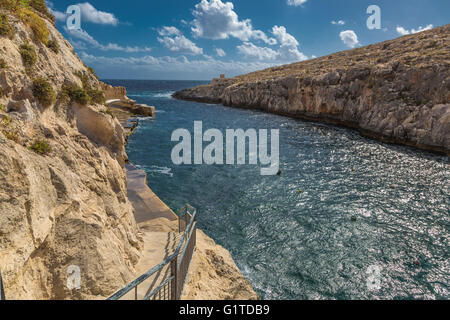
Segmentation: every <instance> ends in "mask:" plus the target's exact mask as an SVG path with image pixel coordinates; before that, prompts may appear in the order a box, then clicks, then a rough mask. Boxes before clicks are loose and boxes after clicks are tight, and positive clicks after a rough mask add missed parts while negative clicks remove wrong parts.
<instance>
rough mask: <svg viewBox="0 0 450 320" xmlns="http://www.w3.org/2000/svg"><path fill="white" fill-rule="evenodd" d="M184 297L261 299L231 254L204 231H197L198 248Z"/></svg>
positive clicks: (189, 298)
mask: <svg viewBox="0 0 450 320" xmlns="http://www.w3.org/2000/svg"><path fill="white" fill-rule="evenodd" d="M182 299H183V300H258V299H259V297H258V295H257V294H256V292H255V291H254V290H253V288H252V286H251V284H250V282H249V281H248V280H247V279H246V278H245V277H244V276H243V275H242V273H241V272H240V271H239V269H238V267H237V266H236V264H235V262H234V260H233V258H232V257H231V254H230V253H229V252H228V250H226V249H225V248H223V247H221V246H220V245H218V244H216V243H215V242H214V240H212V239H211V238H210V237H208V236H207V235H206V234H205V233H204V232H203V231H201V230H197V247H196V251H195V253H194V256H193V258H192V262H191V266H190V268H189V275H188V278H187V280H186V284H185V286H184V291H183V296H182Z"/></svg>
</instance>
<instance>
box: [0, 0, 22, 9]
mask: <svg viewBox="0 0 450 320" xmlns="http://www.w3.org/2000/svg"><path fill="white" fill-rule="evenodd" d="M25 6H28V1H26V0H0V8H2V9H6V10H9V11H16V10H18V9H19V8H21V7H25Z"/></svg>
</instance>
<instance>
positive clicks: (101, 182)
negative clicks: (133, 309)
mask: <svg viewBox="0 0 450 320" xmlns="http://www.w3.org/2000/svg"><path fill="white" fill-rule="evenodd" d="M6 2H8V1H6ZM0 4H1V5H2V6H3V2H2V3H0ZM23 14H26V15H32V16H33V19H34V20H28V19H26V17H25V18H24V16H23ZM0 15H1V17H0V18H1V19H0V23H1V24H2V26H1V27H2V28H0V88H1V89H0V271H1V272H2V276H3V281H4V286H5V293H6V297H7V298H8V299H69V298H72V299H92V298H99V297H104V296H107V295H109V294H110V293H112V292H113V291H115V290H117V288H119V287H121V286H123V285H125V284H126V283H128V282H129V281H130V280H133V278H134V276H135V274H134V271H135V270H134V266H135V264H136V263H137V261H138V260H139V258H140V250H141V239H140V238H139V233H138V227H137V226H136V223H135V220H134V217H133V208H132V206H131V204H130V203H129V201H128V199H127V196H126V175H125V170H124V163H125V161H126V153H125V149H124V132H123V129H122V127H121V126H120V124H119V122H118V121H117V120H116V119H115V118H113V117H111V116H110V115H109V114H108V113H107V112H106V107H105V106H104V105H103V104H102V103H101V100H102V99H103V97H101V92H100V91H99V90H100V89H101V86H100V83H99V82H98V80H97V78H96V77H95V75H94V74H93V72H92V70H89V69H88V68H87V67H86V66H85V65H84V64H83V63H82V62H81V60H80V59H79V58H78V57H77V56H76V55H75V53H74V51H73V48H72V47H71V46H70V44H69V43H68V42H67V41H66V40H65V39H64V38H63V37H62V36H61V34H60V33H59V32H58V31H57V30H56V29H55V27H54V26H53V24H52V22H51V21H50V20H48V19H47V18H46V17H45V16H44V15H42V14H40V13H39V12H38V13H33V12H32V13H30V11H21V10H18V11H11V10H9V8H8V10H6V8H5V7H0ZM36 15H37V16H38V18H39V20H36ZM5 20H6V21H7V23H8V25H9V27H10V29H7V30H9V31H8V32H7V33H5V32H4V30H5V28H4V22H5ZM30 21H31V22H30ZM33 21H34V22H33ZM36 21H41V22H40V24H38V25H37V26H36V24H35V23H36ZM42 23H43V25H42ZM69 266H77V267H79V269H80V271H81V274H80V276H81V282H80V285H81V288H80V289H79V290H70V289H69V287H70V286H69V287H68V286H67V282H68V280H69V281H70V279H76V275H74V274H70V269H68V267H69ZM68 271H69V273H68ZM71 276H72V277H71ZM73 276H75V277H73ZM71 283H73V284H75V285H76V284H77V282H76V281H75V282H71Z"/></svg>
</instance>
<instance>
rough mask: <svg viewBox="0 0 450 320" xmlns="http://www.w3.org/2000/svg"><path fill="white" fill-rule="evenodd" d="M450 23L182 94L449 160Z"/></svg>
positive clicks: (179, 95) (219, 81)
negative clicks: (317, 124)
mask: <svg viewBox="0 0 450 320" xmlns="http://www.w3.org/2000/svg"><path fill="white" fill-rule="evenodd" d="M449 31H450V25H446V26H443V27H440V28H436V29H433V30H430V31H426V32H422V33H418V34H414V35H409V36H405V37H401V38H399V39H395V40H391V41H386V42H383V43H380V44H376V45H370V46H367V47H363V48H358V49H354V50H350V51H345V52H338V53H335V54H332V55H330V56H326V57H322V58H318V59H314V60H309V61H304V62H299V63H294V64H291V65H286V66H281V67H274V68H270V69H266V70H262V71H258V72H254V73H250V74H247V75H243V76H238V77H235V78H232V79H216V80H214V81H213V82H212V83H211V84H208V85H203V86H199V87H196V88H192V89H187V90H183V91H180V92H176V93H175V94H174V95H173V97H174V98H176V99H181V100H188V101H196V102H202V103H215V104H223V105H225V106H230V107H236V108H250V109H257V110H261V111H264V112H269V113H274V114H279V115H283V116H289V117H294V118H299V119H304V120H309V121H319V122H327V123H331V124H337V125H342V126H345V127H349V128H353V129H357V130H359V131H360V132H361V134H362V135H364V136H367V137H370V138H374V139H377V140H381V141H384V142H388V143H396V144H403V145H408V146H412V147H416V148H420V149H423V150H428V151H433V152H439V153H443V154H447V155H449V154H450V103H449V101H450V61H449V60H448V47H449V46H450V41H449V37H448V34H449Z"/></svg>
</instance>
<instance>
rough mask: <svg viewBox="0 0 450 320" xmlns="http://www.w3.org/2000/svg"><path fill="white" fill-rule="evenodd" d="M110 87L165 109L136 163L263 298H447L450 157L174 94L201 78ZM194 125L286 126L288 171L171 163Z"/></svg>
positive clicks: (132, 146)
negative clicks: (194, 217) (192, 211)
mask: <svg viewBox="0 0 450 320" xmlns="http://www.w3.org/2000/svg"><path fill="white" fill-rule="evenodd" d="M106 82H108V83H110V84H113V85H122V86H125V87H126V88H127V90H128V96H129V97H130V98H132V99H135V100H137V101H138V102H140V103H146V104H148V105H155V106H156V108H157V112H158V113H157V119H156V120H148V119H146V120H142V121H141V122H140V126H139V128H138V129H137V131H136V133H135V134H134V135H133V136H132V137H131V139H130V142H129V145H128V150H127V151H128V155H129V158H130V161H131V162H132V163H133V164H135V165H137V166H138V167H140V168H142V169H144V170H145V171H146V172H147V174H148V181H149V185H150V187H151V188H152V189H153V191H155V193H156V194H158V196H159V197H160V198H161V199H162V200H163V201H165V202H166V203H167V204H168V205H169V206H170V207H171V208H172V209H174V210H177V209H178V208H180V207H182V206H183V205H184V204H186V203H189V204H191V205H193V206H194V207H196V208H197V210H198V212H199V227H200V228H201V229H203V230H204V231H205V232H206V233H207V234H208V235H209V236H211V237H212V238H213V239H214V240H215V241H216V242H218V243H219V244H221V245H222V246H224V247H225V248H226V249H228V250H229V251H230V252H231V254H232V256H233V258H234V259H235V261H236V263H237V265H238V267H239V268H240V270H241V271H242V272H243V274H244V275H245V276H246V277H247V278H248V279H249V281H250V282H251V284H252V285H253V287H254V288H255V290H256V291H257V293H258V294H259V295H260V296H261V298H262V299H449V298H450V216H449V207H450V182H449V181H450V179H449V178H450V166H449V164H450V162H449V159H448V157H446V156H440V155H435V154H431V153H428V152H423V151H419V150H415V149H412V148H409V147H403V146H395V145H388V144H384V143H381V142H377V141H374V140H369V139H366V138H364V137H362V136H361V135H360V134H359V133H358V132H356V131H353V130H349V129H346V128H341V127H336V126H331V125H325V124H320V123H314V122H304V121H300V120H295V119H290V118H286V117H281V116H277V115H272V114H266V113H262V112H257V111H252V110H242V109H233V108H228V107H224V106H221V105H208V104H200V103H195V102H185V101H178V100H174V99H172V98H171V94H172V93H173V92H175V91H177V90H180V89H184V88H189V87H193V86H196V85H199V84H202V82H195V81H131V80H108V81H106ZM197 120H201V121H203V127H204V130H206V129H209V128H217V129H222V130H225V129H227V128H230V129H238V128H241V129H244V130H246V129H249V128H255V129H280V169H281V170H282V174H281V176H261V175H260V167H259V166H253V165H243V166H236V165H234V166H226V165H223V166H207V165H200V166H194V165H191V166H175V165H173V164H172V161H171V150H172V148H173V147H174V146H175V144H176V143H173V142H171V134H172V132H173V131H174V130H175V129H178V128H186V129H188V130H190V131H191V132H192V131H193V125H194V121H197ZM299 189H301V190H302V191H303V192H302V193H301V194H300V193H299ZM377 271H379V273H377ZM374 284H375V288H374ZM378 284H379V286H378Z"/></svg>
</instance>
